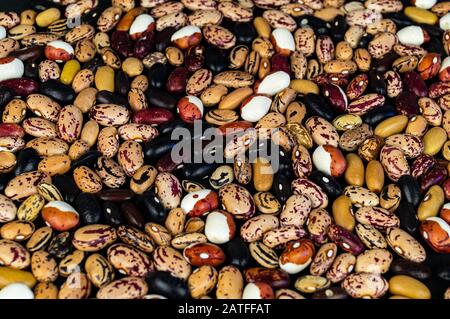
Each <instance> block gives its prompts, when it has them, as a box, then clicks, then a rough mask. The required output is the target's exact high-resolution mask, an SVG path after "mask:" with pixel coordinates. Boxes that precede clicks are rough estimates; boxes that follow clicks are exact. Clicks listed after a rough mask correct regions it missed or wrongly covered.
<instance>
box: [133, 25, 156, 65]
mask: <svg viewBox="0 0 450 319" xmlns="http://www.w3.org/2000/svg"><path fill="white" fill-rule="evenodd" d="M154 46H155V32H154V30H146V31H144V32H143V33H142V36H141V37H140V38H139V40H137V41H136V43H135V44H134V50H133V53H134V57H135V58H138V59H143V58H144V57H145V56H146V55H147V54H149V53H150V52H151V51H152V50H153V47H154Z"/></svg>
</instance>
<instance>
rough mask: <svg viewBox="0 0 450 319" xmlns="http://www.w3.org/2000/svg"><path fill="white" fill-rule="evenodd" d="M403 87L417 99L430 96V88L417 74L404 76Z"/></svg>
mask: <svg viewBox="0 0 450 319" xmlns="http://www.w3.org/2000/svg"><path fill="white" fill-rule="evenodd" d="M403 84H404V85H403V87H404V88H405V89H406V90H407V91H408V92H410V93H413V94H414V95H415V96H417V97H424V96H427V95H428V88H427V85H426V84H425V81H424V80H422V78H421V77H420V75H419V74H418V73H417V72H414V71H411V72H407V73H405V74H404V75H403Z"/></svg>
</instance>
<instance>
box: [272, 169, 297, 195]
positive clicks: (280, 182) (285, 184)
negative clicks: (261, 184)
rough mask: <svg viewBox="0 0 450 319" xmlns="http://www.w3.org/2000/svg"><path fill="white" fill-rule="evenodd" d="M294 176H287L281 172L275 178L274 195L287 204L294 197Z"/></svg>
mask: <svg viewBox="0 0 450 319" xmlns="http://www.w3.org/2000/svg"><path fill="white" fill-rule="evenodd" d="M292 179H293V175H286V174H284V172H283V171H279V172H278V173H276V174H275V175H274V177H273V184H272V194H273V195H275V197H276V198H277V199H278V200H279V201H280V202H281V203H285V202H286V201H287V199H288V198H289V197H290V196H291V195H292V190H291V182H292Z"/></svg>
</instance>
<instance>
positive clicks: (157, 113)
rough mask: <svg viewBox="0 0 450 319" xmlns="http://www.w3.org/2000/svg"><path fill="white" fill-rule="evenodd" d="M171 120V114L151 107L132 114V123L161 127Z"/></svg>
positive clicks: (159, 108)
mask: <svg viewBox="0 0 450 319" xmlns="http://www.w3.org/2000/svg"><path fill="white" fill-rule="evenodd" d="M172 120H173V114H172V112H170V111H169V110H167V109H163V108H162V107H151V108H148V109H143V110H140V111H137V112H135V113H134V114H133V123H138V124H148V125H162V124H166V123H169V122H171V121H172Z"/></svg>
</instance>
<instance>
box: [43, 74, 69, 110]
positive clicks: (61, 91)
mask: <svg viewBox="0 0 450 319" xmlns="http://www.w3.org/2000/svg"><path fill="white" fill-rule="evenodd" d="M39 92H40V93H42V94H44V95H47V96H49V97H51V98H53V99H55V100H56V101H58V102H59V103H61V104H63V105H67V104H70V103H72V102H73V100H74V99H75V91H74V90H73V89H72V88H71V87H70V86H68V85H65V84H63V83H61V82H59V81H56V80H48V81H46V82H44V83H41V85H40V89H39Z"/></svg>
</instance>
